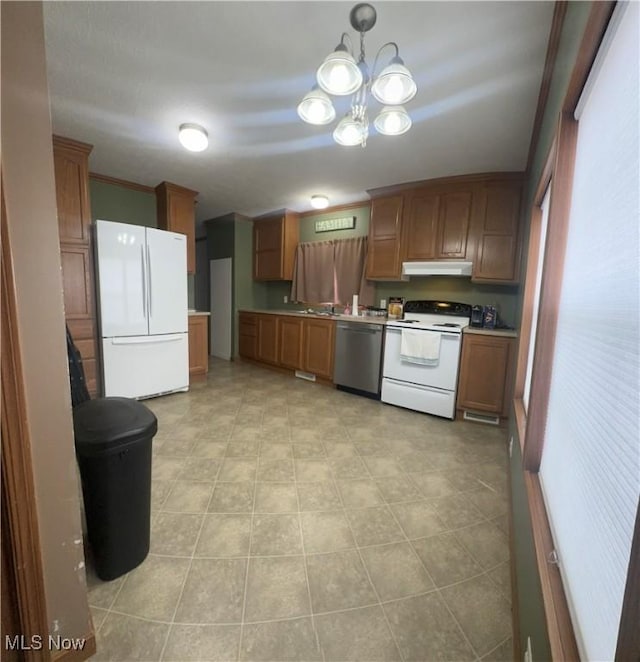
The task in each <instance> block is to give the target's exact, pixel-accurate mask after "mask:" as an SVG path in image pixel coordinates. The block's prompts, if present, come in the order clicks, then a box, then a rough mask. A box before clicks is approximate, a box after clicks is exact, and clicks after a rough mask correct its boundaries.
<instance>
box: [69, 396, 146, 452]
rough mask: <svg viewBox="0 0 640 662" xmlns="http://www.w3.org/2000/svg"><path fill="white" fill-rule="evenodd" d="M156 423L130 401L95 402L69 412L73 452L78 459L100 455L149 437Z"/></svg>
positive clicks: (111, 398)
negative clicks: (78, 455) (74, 445)
mask: <svg viewBox="0 0 640 662" xmlns="http://www.w3.org/2000/svg"><path fill="white" fill-rule="evenodd" d="M157 429H158V420H157V419H156V417H155V415H154V414H153V412H152V411H151V410H150V409H149V408H148V407H146V406H145V405H143V404H142V403H141V402H138V401H137V400H133V399H132V398H115V397H110V398H97V399H96V400H87V401H86V402H83V403H81V404H79V405H77V406H76V407H75V408H74V409H73V431H74V433H75V438H76V449H77V450H78V452H79V453H81V454H82V455H100V454H102V453H112V452H117V451H118V450H121V449H122V447H123V446H128V445H129V444H131V443H133V442H135V441H140V440H142V439H147V438H150V437H153V435H154V434H155V433H156V431H157Z"/></svg>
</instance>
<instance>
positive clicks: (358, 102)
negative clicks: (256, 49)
mask: <svg viewBox="0 0 640 662" xmlns="http://www.w3.org/2000/svg"><path fill="white" fill-rule="evenodd" d="M376 18H377V15H376V10H375V9H374V8H373V7H372V6H371V5H370V4H367V3H366V2H363V3H360V4H357V5H356V6H355V7H354V8H353V9H352V10H351V13H350V14H349V20H350V22H351V26H352V27H353V29H354V30H356V31H357V32H359V33H360V54H359V56H358V60H357V61H356V59H355V56H354V53H353V44H352V42H351V38H350V37H349V35H348V34H347V33H346V32H343V33H342V37H341V38H340V43H339V44H338V45H337V46H336V48H335V50H334V51H333V53H330V54H329V55H328V56H327V57H326V58H325V60H324V62H323V63H322V64H321V65H320V67H319V68H318V71H317V73H316V80H317V82H318V84H317V85H315V86H314V87H313V89H312V90H311V91H310V92H309V93H307V94H306V95H305V97H304V98H303V99H302V101H301V102H300V105H299V106H298V115H299V116H300V118H301V119H303V120H304V121H305V122H307V123H309V124H318V125H322V124H329V122H332V121H333V120H334V118H335V116H336V111H335V110H334V108H333V104H332V103H331V99H330V97H329V95H333V96H346V95H349V94H351V95H352V98H351V110H350V111H349V112H348V113H347V114H346V115H345V116H344V117H343V118H342V119H341V120H340V122H338V125H337V126H336V128H335V130H334V131H333V138H334V140H335V141H336V142H337V143H338V144H340V145H348V146H351V145H362V147H365V146H366V144H367V138H368V136H369V118H368V109H367V102H368V100H369V93H371V94H372V95H373V97H374V98H375V99H377V100H378V101H379V102H380V103H382V104H383V105H384V107H383V108H382V110H381V111H380V114H379V115H378V116H377V117H376V118H375V120H374V125H375V127H376V129H377V131H378V132H379V133H383V134H384V135H387V136H399V135H401V134H403V133H405V132H407V131H408V130H409V129H410V128H411V118H410V117H409V115H408V114H407V111H406V110H405V109H404V108H403V106H402V104H405V103H407V102H408V101H410V100H411V99H413V97H414V96H415V95H416V92H417V89H418V88H417V86H416V83H415V81H414V80H413V77H412V76H411V73H410V72H409V70H408V69H407V68H406V67H405V66H404V62H403V60H402V58H401V57H400V54H399V49H398V45H397V44H396V43H395V42H393V41H389V42H387V43H386V44H384V45H383V46H381V47H380V48H379V49H378V52H377V54H376V57H375V59H374V61H373V68H372V71H371V74H369V67H368V65H367V63H366V61H365V50H364V36H365V33H367V32H369V30H371V28H372V27H373V26H374V25H375V24H376ZM345 40H346V43H345ZM388 46H391V47H393V48H394V49H395V55H394V56H393V57H392V58H391V60H390V61H389V63H388V65H387V66H386V67H385V68H384V69H382V71H380V73H379V74H378V75H377V76H376V66H377V64H378V59H379V57H380V54H381V53H382V51H383V50H384V49H385V48H387V47H388Z"/></svg>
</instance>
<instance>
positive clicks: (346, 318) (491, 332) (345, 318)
mask: <svg viewBox="0 0 640 662" xmlns="http://www.w3.org/2000/svg"><path fill="white" fill-rule="evenodd" d="M239 312H241V313H259V314H262V315H286V316H288V317H310V318H312V319H328V320H335V321H336V322H364V323H366V324H380V325H381V326H384V325H385V324H386V323H387V322H388V321H391V322H394V321H395V320H387V318H386V317H366V316H364V315H358V316H357V317H355V316H353V315H322V314H320V313H316V314H314V313H302V312H300V311H296V310H273V309H271V310H264V309H253V310H249V309H246V308H245V309H242V310H240V311H239ZM463 332H464V333H475V334H478V335H482V336H502V337H504V338H517V337H518V332H517V331H515V330H511V329H479V328H473V327H470V326H467V327H465V328H464V329H463Z"/></svg>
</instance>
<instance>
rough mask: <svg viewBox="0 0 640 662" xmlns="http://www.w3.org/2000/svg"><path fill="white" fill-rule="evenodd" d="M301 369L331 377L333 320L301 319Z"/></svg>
mask: <svg viewBox="0 0 640 662" xmlns="http://www.w3.org/2000/svg"><path fill="white" fill-rule="evenodd" d="M303 322H304V327H303V334H302V337H303V361H302V369H303V370H304V371H305V372H311V373H313V374H314V375H316V376H317V377H323V378H324V379H333V351H334V344H335V336H336V323H335V322H334V321H333V320H319V319H313V318H309V319H305V320H303Z"/></svg>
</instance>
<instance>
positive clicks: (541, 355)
mask: <svg viewBox="0 0 640 662" xmlns="http://www.w3.org/2000/svg"><path fill="white" fill-rule="evenodd" d="M616 4H617V3H616V2H615V1H609V0H607V1H604V2H594V3H592V7H591V11H590V14H589V17H588V20H587V25H586V27H585V30H584V33H583V37H582V41H581V43H580V47H579V50H578V54H577V57H576V61H575V64H574V67H573V70H572V72H571V75H570V79H569V84H568V87H567V92H566V95H565V98H564V102H563V106H562V110H561V112H560V116H559V120H558V124H557V130H556V133H555V136H554V139H553V142H552V145H551V148H550V150H549V152H548V154H547V159H546V162H545V165H544V167H543V170H542V173H541V176H540V178H539V181H538V184H537V188H536V191H535V194H534V198H533V206H532V211H531V219H530V220H531V229H530V238H529V248H528V259H527V269H526V276H525V279H526V280H525V290H524V298H523V312H522V320H521V328H520V333H519V336H520V344H519V348H518V356H517V372H516V380H515V387H514V398H513V407H514V420H515V425H516V430H517V433H518V436H519V441H520V445H521V450H522V470H523V474H524V482H525V489H526V493H527V500H528V505H529V511H530V515H531V524H532V533H533V539H534V550H535V556H536V563H537V568H538V574H539V578H540V584H541V589H542V597H543V603H544V611H545V618H546V625H547V632H548V636H549V643H550V647H551V653H552V657H553V659H556V660H563V661H565V660H566V661H569V660H576V661H578V660H579V659H580V657H579V652H578V648H577V643H576V639H575V634H574V630H573V624H572V621H571V616H570V612H569V608H568V604H567V599H566V595H565V592H564V587H563V584H562V579H561V577H560V572H559V569H558V566H557V565H556V564H554V563H553V562H552V560H551V559H552V558H553V557H552V556H551V555H552V553H553V552H554V548H555V544H554V541H553V537H552V533H551V527H550V524H549V519H548V516H547V512H546V506H545V502H544V498H543V494H542V488H541V484H540V480H539V469H540V462H541V457H542V452H543V446H544V432H545V425H546V417H547V411H548V404H549V387H550V384H551V370H552V361H553V355H554V351H555V338H556V330H557V320H558V307H559V302H560V294H561V287H562V276H563V267H564V254H565V249H566V243H567V234H568V228H569V211H570V204H571V194H572V188H573V170H574V161H575V153H576V145H577V130H578V122H577V121H576V120H575V119H574V111H575V109H576V106H577V104H578V100H579V99H580V96H581V94H582V91H583V89H584V86H585V83H586V81H587V78H588V75H589V72H590V70H591V67H592V65H593V62H594V60H595V57H596V55H597V53H598V51H599V49H600V46H601V44H602V40H603V37H604V34H605V32H606V29H607V26H608V24H609V21H610V19H611V16H612V14H613V10H614V9H615V6H616ZM549 186H550V187H551V188H550V196H551V200H550V206H549V217H548V228H547V236H546V245H545V255H544V261H543V264H542V270H543V273H542V284H541V291H540V302H539V303H540V305H539V317H538V327H537V333H536V338H535V348H534V351H535V355H534V363H533V368H532V375H531V392H530V398H529V407H528V412H527V410H526V409H525V407H524V403H523V393H524V383H525V376H526V369H527V359H528V354H529V344H530V334H531V323H532V302H533V296H534V294H535V274H536V271H537V266H538V256H539V251H540V226H541V214H542V212H541V208H540V205H541V203H542V200H543V196H544V195H545V192H546V190H547V188H548V187H549ZM639 592H640V504H639V505H638V511H637V515H636V522H635V529H634V533H633V541H632V547H631V556H630V563H629V568H628V572H627V581H626V587H625V594H624V600H623V606H622V613H621V616H620V627H619V632H618V642H617V647H616V653H615V660H616V662H626V661H627V660H632V659H639V658H640V630H639V629H638V627H637V624H638V622H640V602H639V601H638V600H637V595H638V593H639Z"/></svg>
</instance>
